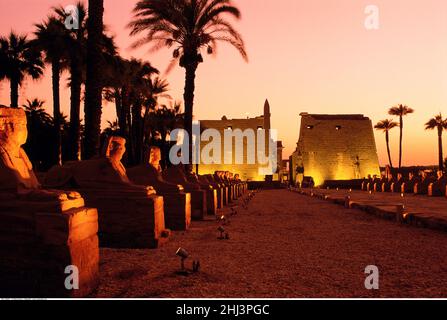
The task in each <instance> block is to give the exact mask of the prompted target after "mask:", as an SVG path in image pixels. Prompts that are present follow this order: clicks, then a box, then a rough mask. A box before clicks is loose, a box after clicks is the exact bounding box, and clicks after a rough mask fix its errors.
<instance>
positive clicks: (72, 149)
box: [54, 2, 87, 160]
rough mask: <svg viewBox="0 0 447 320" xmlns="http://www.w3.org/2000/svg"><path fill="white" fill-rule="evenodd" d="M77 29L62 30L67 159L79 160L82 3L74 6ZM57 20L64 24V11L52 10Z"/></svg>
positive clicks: (84, 27) (83, 43)
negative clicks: (66, 91) (67, 94)
mask: <svg viewBox="0 0 447 320" xmlns="http://www.w3.org/2000/svg"><path fill="white" fill-rule="evenodd" d="M76 9H77V14H78V26H79V28H78V29H72V30H69V29H67V28H64V31H65V36H64V40H65V41H64V42H65V43H64V44H63V46H65V48H67V58H68V64H69V69H70V84H69V86H70V125H69V143H68V145H69V148H68V150H69V151H68V153H69V154H68V159H70V160H80V157H81V154H80V150H81V134H80V132H81V129H80V128H81V116H80V114H81V88H82V82H83V80H84V66H85V54H86V46H87V45H86V43H87V9H86V8H85V5H84V4H83V3H82V2H78V3H77V4H76ZM54 12H55V13H56V16H57V19H58V20H59V21H60V23H64V21H65V20H66V19H67V13H66V12H65V9H64V8H63V7H62V6H60V7H57V8H54Z"/></svg>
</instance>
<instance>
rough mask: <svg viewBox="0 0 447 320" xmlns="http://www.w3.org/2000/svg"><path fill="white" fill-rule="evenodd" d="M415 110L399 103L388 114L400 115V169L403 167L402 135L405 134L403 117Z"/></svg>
mask: <svg viewBox="0 0 447 320" xmlns="http://www.w3.org/2000/svg"><path fill="white" fill-rule="evenodd" d="M413 112H414V110H413V109H411V108H410V107H407V106H405V105H402V104H399V105H397V106H394V107H392V108H390V109H389V110H388V114H389V115H391V116H398V117H399V128H400V135H399V169H400V168H402V136H403V129H404V119H403V117H404V116H406V115H408V114H410V113H413Z"/></svg>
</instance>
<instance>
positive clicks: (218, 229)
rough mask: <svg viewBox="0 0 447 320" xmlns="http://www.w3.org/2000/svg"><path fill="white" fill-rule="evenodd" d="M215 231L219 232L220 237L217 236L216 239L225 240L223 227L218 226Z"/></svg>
mask: <svg viewBox="0 0 447 320" xmlns="http://www.w3.org/2000/svg"><path fill="white" fill-rule="evenodd" d="M217 231H219V232H220V236H219V238H218V239H225V237H224V233H225V228H224V227H222V226H219V228H217Z"/></svg>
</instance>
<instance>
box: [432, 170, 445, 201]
mask: <svg viewBox="0 0 447 320" xmlns="http://www.w3.org/2000/svg"><path fill="white" fill-rule="evenodd" d="M436 176H437V179H436V181H433V182H432V183H430V184H429V186H428V196H430V197H441V196H442V197H444V196H446V186H447V178H446V176H445V175H444V172H442V170H439V171H438V172H437V174H436Z"/></svg>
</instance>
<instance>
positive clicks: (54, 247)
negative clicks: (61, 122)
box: [0, 106, 99, 297]
mask: <svg viewBox="0 0 447 320" xmlns="http://www.w3.org/2000/svg"><path fill="white" fill-rule="evenodd" d="M26 140H27V128H26V115H25V112H24V111H23V110H21V109H13V108H8V107H3V106H0V191H1V192H0V255H1V259H0V296H9V297H11V296H16V297H83V296H86V295H88V294H90V293H91V292H92V291H93V290H94V289H95V288H96V287H97V285H98V279H99V246H98V236H97V232H98V213H97V211H96V209H92V208H86V207H85V206H84V199H83V198H82V197H81V195H80V194H79V193H77V192H66V191H60V190H45V189H42V187H41V186H40V184H39V182H38V181H37V178H36V175H35V174H34V172H33V168H32V164H31V162H30V160H29V159H28V157H27V155H26V153H25V151H24V150H23V149H22V145H23V144H24V143H25V142H26ZM70 265H74V266H76V267H77V268H78V270H79V290H67V289H66V288H65V286H64V281H65V278H66V277H67V275H66V274H65V273H64V270H65V268H66V267H67V266H70Z"/></svg>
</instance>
